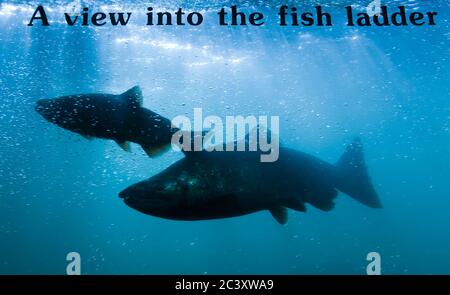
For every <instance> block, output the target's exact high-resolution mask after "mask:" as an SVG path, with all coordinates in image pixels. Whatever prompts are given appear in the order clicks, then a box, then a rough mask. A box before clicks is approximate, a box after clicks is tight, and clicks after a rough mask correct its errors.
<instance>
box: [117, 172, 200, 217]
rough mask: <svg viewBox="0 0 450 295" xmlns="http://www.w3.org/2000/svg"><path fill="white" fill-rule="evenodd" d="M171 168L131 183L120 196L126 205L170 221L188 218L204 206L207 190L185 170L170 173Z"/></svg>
mask: <svg viewBox="0 0 450 295" xmlns="http://www.w3.org/2000/svg"><path fill="white" fill-rule="evenodd" d="M173 172H174V171H173V169H171V168H170V167H169V168H168V169H166V170H165V171H163V172H162V173H160V174H159V175H156V176H153V177H151V178H150V179H148V180H145V181H142V182H139V183H136V184H133V185H131V186H129V187H128V188H126V189H124V190H123V191H122V192H120V193H119V197H120V198H122V199H123V200H124V202H125V204H126V205H127V206H129V207H131V208H133V209H135V210H137V211H140V212H142V213H145V214H149V215H153V216H158V217H164V218H170V219H183V218H187V217H188V215H189V213H190V212H193V211H194V210H196V209H197V208H200V207H203V206H202V205H203V203H204V202H205V200H207V198H208V187H207V184H206V182H205V181H202V178H201V177H199V176H198V175H194V174H190V173H188V172H187V171H177V172H176V173H173Z"/></svg>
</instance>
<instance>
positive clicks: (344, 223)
mask: <svg viewBox="0 0 450 295" xmlns="http://www.w3.org/2000/svg"><path fill="white" fill-rule="evenodd" d="M95 2H96V3H95V4H93V1H84V2H83V1H82V2H81V4H80V5H82V6H81V7H83V6H89V7H90V8H92V11H102V12H119V11H133V16H132V19H131V20H130V23H129V24H128V25H127V26H125V27H120V26H117V27H112V26H110V25H105V26H104V27H93V26H89V27H81V26H74V27H68V26H67V25H65V24H64V23H63V22H62V21H64V18H63V17H62V13H64V12H66V11H64V9H65V6H64V5H66V4H67V2H65V1H39V3H38V2H33V1H0V66H1V67H0V69H1V70H0V99H1V100H0V140H1V144H0V273H1V274H65V270H66V265H67V263H68V262H67V261H66V254H67V253H68V252H71V251H76V252H79V253H80V255H81V271H82V274H247V273H252V274H365V271H366V266H367V264H368V262H367V261H366V255H367V254H368V253H369V252H372V251H376V252H379V253H380V255H381V271H382V273H383V274H449V273H450V125H449V122H450V100H449V96H450V33H449V32H450V30H449V27H450V24H449V16H450V7H449V4H450V3H449V1H447V0H442V1H441V0H433V1H418V0H409V1H406V0H389V1H387V0H382V3H383V4H387V5H388V8H391V7H394V8H395V7H396V6H397V5H400V4H402V5H406V6H407V7H408V8H407V9H408V10H418V11H437V12H438V13H439V15H438V17H437V25H436V26H422V27H413V26H407V27H370V28H357V27H353V28H352V27H346V26H345V25H344V7H345V6H347V5H350V4H354V5H355V7H359V9H361V10H363V9H365V8H364V7H365V6H366V5H367V4H368V3H369V2H370V1H359V0H352V1H349V0H339V1H321V2H323V3H320V4H323V6H324V9H326V11H327V12H330V13H331V14H332V15H333V23H334V26H333V27H315V26H314V27H280V26H278V24H277V19H276V13H277V12H278V7H279V6H280V5H282V4H289V5H295V6H297V7H298V9H299V10H306V9H307V10H312V8H313V7H314V4H316V3H318V2H320V1H284V2H283V1H279V0H277V1H245V2H240V3H239V4H238V5H239V7H240V8H242V9H243V10H244V11H245V10H247V11H252V12H253V11H255V10H260V11H263V12H264V13H265V15H266V16H267V17H269V19H268V22H267V23H266V25H265V26H263V27H250V26H247V27H220V26H218V25H217V22H216V21H215V20H216V15H215V14H216V13H217V11H218V10H219V9H220V8H221V7H223V6H229V5H232V4H234V3H233V2H231V1H152V3H149V2H144V1H142V2H140V3H139V2H136V1H133V2H131V1H130V2H129V3H127V1H95ZM131 3H133V4H131ZM38 4H42V5H44V7H45V8H46V10H47V9H48V8H52V10H51V11H50V10H49V11H47V12H48V17H49V19H50V22H51V25H50V26H49V27H41V26H40V25H35V26H33V27H29V26H27V25H26V24H27V23H28V21H29V19H30V17H31V15H32V14H33V12H34V10H35V8H36V7H37V5H38ZM148 6H153V7H154V8H155V11H156V10H157V11H160V10H169V11H175V10H176V9H177V8H178V7H182V8H184V9H186V10H195V11H201V12H202V13H203V14H204V17H205V20H204V23H203V24H202V25H201V26H198V27H190V26H184V27H177V26H148V27H147V26H145V25H144V24H145V15H144V13H145V12H146V7H148ZM58 7H59V8H58ZM61 9H62V10H61ZM38 23H39V22H38ZM136 84H139V85H140V86H141V88H142V90H143V94H144V106H145V107H147V108H149V109H151V110H153V111H155V112H157V113H159V114H161V115H163V116H165V117H167V118H173V117H175V116H177V115H187V116H192V114H193V108H195V107H202V108H203V110H204V115H205V116H206V115H218V116H222V117H225V116H226V115H244V116H246V115H255V116H259V115H278V116H280V138H281V143H282V144H283V145H284V146H287V147H291V148H295V149H299V150H302V151H305V152H308V153H311V154H313V155H315V156H317V157H319V158H321V159H323V160H326V161H329V162H332V163H333V162H335V161H336V160H337V159H338V158H339V156H340V155H341V153H342V152H343V151H344V149H345V146H346V145H347V144H348V143H349V142H350V141H351V140H352V138H353V137H354V136H360V137H361V139H362V141H363V144H364V147H365V157H366V161H367V166H368V168H369V173H370V175H371V177H372V180H373V183H374V185H375V187H376V190H377V191H378V193H379V195H380V198H381V200H382V202H383V206H384V208H382V209H371V208H368V207H365V206H363V205H361V204H360V203H358V202H356V201H354V200H353V199H351V198H349V197H348V196H346V195H344V194H340V195H339V197H338V199H337V200H336V207H335V209H334V210H332V211H331V212H322V211H320V210H317V209H315V208H312V207H310V206H308V212H307V213H301V212H294V211H292V210H290V212H289V215H290V216H289V222H288V224H287V225H286V226H280V225H279V224H278V223H277V222H275V220H274V219H273V218H272V217H271V215H270V213H269V212H268V211H265V212H258V213H254V214H250V215H246V216H242V217H237V218H229V219H219V220H211V221H195V222H187V221H172V220H165V219H160V218H157V217H152V216H148V215H144V214H141V213H139V212H137V211H135V210H132V209H131V208H129V207H127V206H126V205H125V204H124V203H123V201H122V200H121V199H120V198H119V197H118V192H120V191H121V190H123V189H124V188H126V187H127V186H129V185H131V184H133V183H136V182H138V181H141V180H144V179H146V178H149V177H150V176H152V175H154V174H155V173H158V172H160V171H162V170H163V169H165V168H166V167H168V166H169V165H170V164H172V163H174V162H175V161H177V160H178V159H180V158H181V157H182V155H181V154H180V153H176V152H174V151H171V152H169V153H167V154H165V155H163V156H161V157H159V158H157V159H150V158H149V157H148V156H146V155H145V153H144V152H143V151H142V149H141V148H140V147H139V146H137V145H132V153H126V152H124V151H122V150H121V149H120V148H119V147H118V146H117V145H116V144H115V143H114V142H113V141H106V140H93V141H88V140H86V139H84V138H82V137H81V136H79V135H77V134H74V133H70V132H68V131H66V130H63V129H61V128H58V127H56V126H55V125H52V124H49V123H48V122H46V121H45V120H44V119H42V118H41V117H40V116H39V114H37V113H36V112H35V111H34V104H35V102H36V101H37V100H38V99H40V98H50V97H55V96H61V95H66V94H74V93H88V92H105V93H117V94H118V93H121V92H124V91H125V90H127V89H129V88H130V87H132V86H134V85H136ZM255 197H257V196H255Z"/></svg>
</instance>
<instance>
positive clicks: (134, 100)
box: [120, 85, 144, 107]
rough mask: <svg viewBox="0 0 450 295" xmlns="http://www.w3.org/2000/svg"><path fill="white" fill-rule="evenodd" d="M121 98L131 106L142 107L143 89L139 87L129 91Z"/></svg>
mask: <svg viewBox="0 0 450 295" xmlns="http://www.w3.org/2000/svg"><path fill="white" fill-rule="evenodd" d="M120 96H121V97H122V99H123V100H125V101H127V102H128V103H129V105H130V106H133V107H142V104H143V101H144V99H143V97H142V90H141V87H139V86H138V85H136V86H134V87H133V88H130V89H128V90H127V91H125V92H124V93H122V94H121V95H120Z"/></svg>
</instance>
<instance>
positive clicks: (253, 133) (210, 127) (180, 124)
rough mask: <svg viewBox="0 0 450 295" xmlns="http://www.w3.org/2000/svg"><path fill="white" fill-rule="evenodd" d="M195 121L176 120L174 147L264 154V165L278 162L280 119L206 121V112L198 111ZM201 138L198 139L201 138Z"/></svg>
mask: <svg viewBox="0 0 450 295" xmlns="http://www.w3.org/2000/svg"><path fill="white" fill-rule="evenodd" d="M193 115H194V116H193V121H191V119H190V118H189V117H187V116H177V117H175V118H173V119H172V125H173V126H174V127H176V128H178V129H180V130H179V131H177V132H176V133H175V134H174V135H173V136H172V147H174V148H175V149H182V150H183V151H186V152H190V151H207V152H212V151H216V152H236V151H237V152H242V151H250V152H260V161H261V162H275V161H276V160H278V156H279V150H280V140H279V130H280V120H279V117H278V116H270V117H269V116H258V117H256V116H247V117H244V116H226V118H225V121H223V119H222V118H221V117H218V116H207V117H205V118H203V110H202V109H201V108H194V114H193ZM196 134H197V135H198V136H197V135H196Z"/></svg>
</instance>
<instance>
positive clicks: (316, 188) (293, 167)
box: [119, 136, 382, 225]
mask: <svg viewBox="0 0 450 295" xmlns="http://www.w3.org/2000/svg"><path fill="white" fill-rule="evenodd" d="M244 140H247V141H248V136H247V139H244ZM235 144H237V142H235ZM246 144H248V142H246ZM184 153H185V157H184V158H181V159H180V160H178V161H177V162H175V163H174V164H172V165H171V166H169V167H168V168H166V169H164V170H163V171H161V172H160V173H158V174H156V175H154V176H152V177H150V178H149V179H147V180H144V181H141V182H138V183H136V184H133V185H131V186H129V187H127V188H126V189H124V190H123V191H121V192H120V193H119V197H120V198H121V199H123V202H124V203H125V204H126V205H127V206H129V207H130V208H132V209H135V210H137V211H139V212H141V213H144V214H147V215H151V216H155V217H160V218H166V219H172V220H185V221H194V220H209V219H219V218H229V217H237V216H242V215H246V214H250V213H254V212H258V211H263V210H267V211H269V212H270V213H271V215H272V216H273V217H274V218H275V220H276V221H277V222H278V223H280V224H282V225H284V224H286V223H287V221H288V209H292V210H295V211H300V212H306V211H307V205H311V206H313V207H315V208H317V209H319V210H322V211H330V210H332V209H333V208H334V206H335V199H336V197H337V196H338V193H339V192H342V193H344V194H347V195H348V196H350V197H352V198H353V199H355V200H356V201H358V202H360V203H362V204H364V205H366V206H368V207H371V208H382V204H381V201H380V198H379V196H378V194H377V192H376V191H375V188H374V186H373V184H372V181H371V179H370V176H369V174H368V170H367V167H366V164H365V160H364V154H363V147H362V143H361V140H360V138H359V137H357V138H355V139H354V140H353V141H352V142H351V143H350V144H349V145H348V146H347V148H346V150H345V152H344V153H343V154H342V156H341V157H340V158H339V160H338V161H337V162H336V163H334V164H331V163H328V162H325V161H323V160H321V159H319V158H317V157H315V156H313V155H310V154H306V153H304V152H301V151H298V150H294V149H291V148H287V147H284V146H281V147H280V151H279V158H278V160H277V161H275V162H261V161H260V158H259V156H260V153H261V152H260V151H249V150H246V151H233V152H223V151H205V150H202V151H193V152H186V151H185V152H184Z"/></svg>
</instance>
